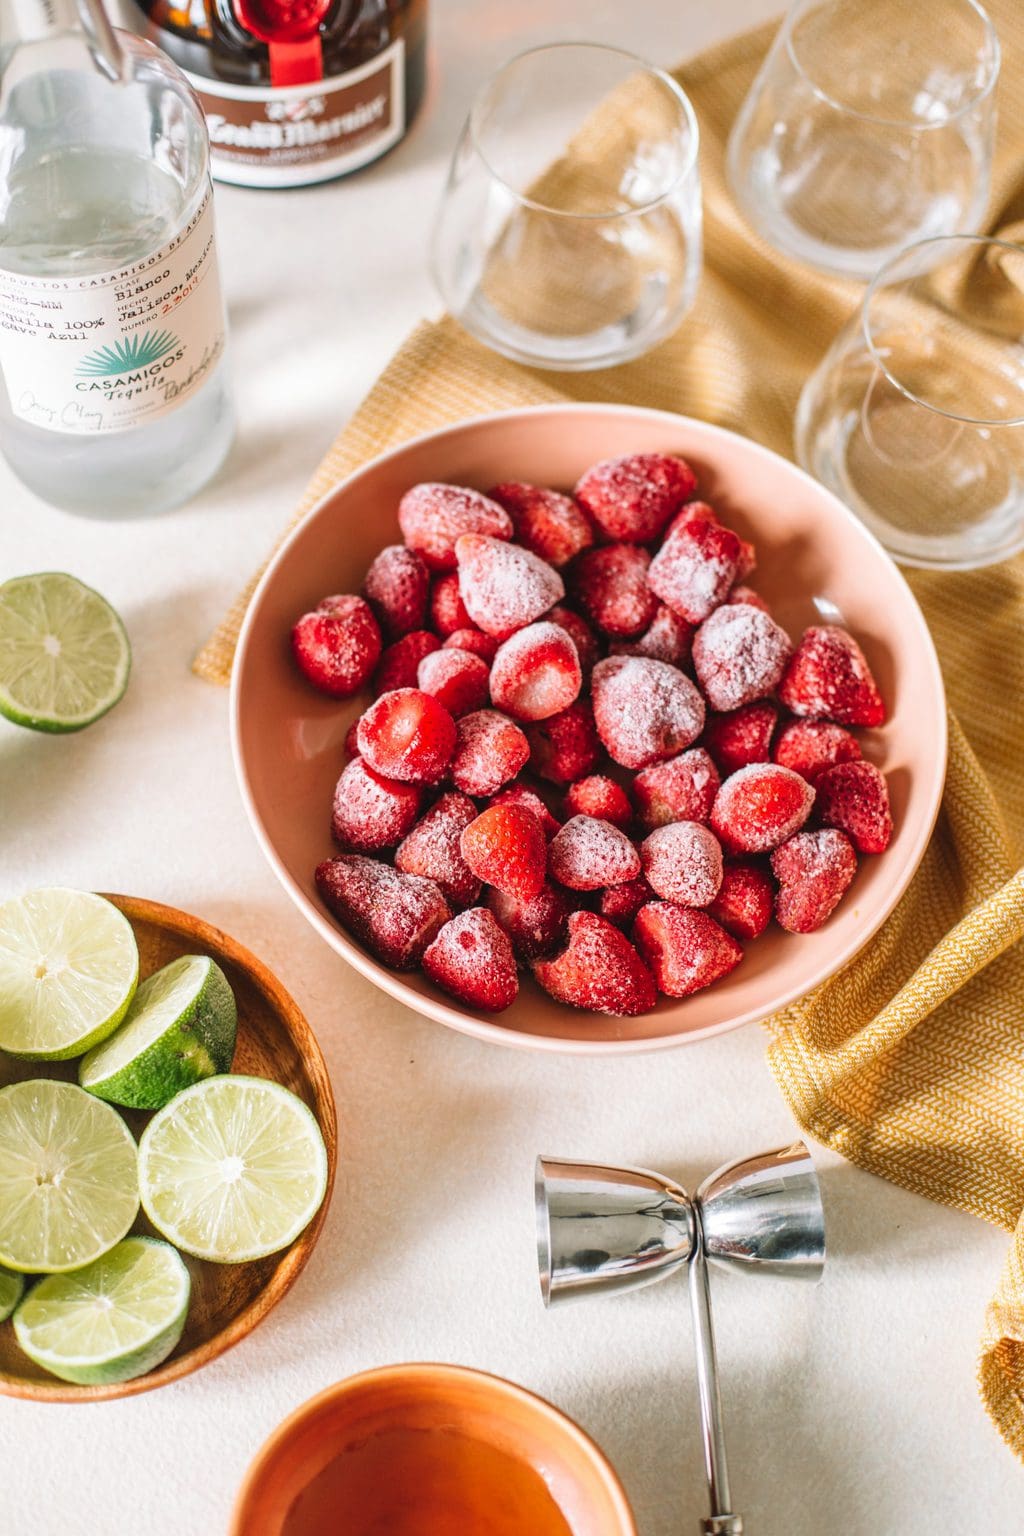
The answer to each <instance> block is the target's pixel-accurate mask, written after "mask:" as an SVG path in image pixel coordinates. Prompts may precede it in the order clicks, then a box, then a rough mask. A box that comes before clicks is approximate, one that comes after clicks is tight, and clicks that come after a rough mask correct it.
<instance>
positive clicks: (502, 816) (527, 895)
mask: <svg viewBox="0 0 1024 1536" xmlns="http://www.w3.org/2000/svg"><path fill="white" fill-rule="evenodd" d="M460 846H461V848H462V857H463V858H464V859H465V861H466V863H467V864H468V865H469V867H470V869H471V870H472V871H473V873H474V875H476V877H477V879H478V880H484V881H486V883H487V884H488V885H493V886H494V887H495V888H496V889H497V890H499V891H504V892H505V894H506V895H507V896H518V897H519V898H520V900H522V901H529V900H531V898H532V897H534V896H536V895H537V893H538V891H539V890H540V888H541V886H542V885H543V884H544V876H545V873H546V871H547V859H548V845H547V841H546V840H545V837H544V828H543V827H542V825H541V823H540V821H539V820H538V818H537V817H536V816H534V814H533V812H532V811H528V810H526V809H525V808H524V807H523V806H521V805H489V806H488V807H487V809H486V810H485V811H481V812H480V815H479V816H477V818H476V819H475V821H471V822H470V824H469V826H468V827H467V828H466V830H465V831H464V832H463V834H462V840H461V844H460Z"/></svg>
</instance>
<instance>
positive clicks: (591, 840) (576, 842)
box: [548, 816, 640, 891]
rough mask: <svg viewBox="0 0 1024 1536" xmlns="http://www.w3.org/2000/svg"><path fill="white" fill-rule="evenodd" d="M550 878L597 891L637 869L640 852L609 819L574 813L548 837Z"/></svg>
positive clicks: (577, 888) (631, 877) (575, 888)
mask: <svg viewBox="0 0 1024 1536" xmlns="http://www.w3.org/2000/svg"><path fill="white" fill-rule="evenodd" d="M548 868H549V869H550V871H551V878H552V879H553V880H557V881H558V883H559V885H567V886H568V887H569V889H570V890H572V891H599V890H601V889H602V888H603V887H604V886H606V885H621V884H622V883H623V881H625V880H635V879H636V877H637V875H638V874H639V873H640V855H639V854H638V853H637V851H636V849H635V848H634V847H633V844H632V843H631V842H630V840H629V838H628V837H627V836H626V834H625V832H620V830H619V828H618V827H613V826H612V824H611V822H610V821H597V820H596V819H595V818H594V817H593V816H573V817H572V819H571V820H570V821H567V822H566V824H565V826H564V827H560V828H559V830H558V831H557V832H556V833H555V836H554V837H553V838H552V839H551V848H550V850H549V852H548Z"/></svg>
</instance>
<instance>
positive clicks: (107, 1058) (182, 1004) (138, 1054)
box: [78, 955, 238, 1109]
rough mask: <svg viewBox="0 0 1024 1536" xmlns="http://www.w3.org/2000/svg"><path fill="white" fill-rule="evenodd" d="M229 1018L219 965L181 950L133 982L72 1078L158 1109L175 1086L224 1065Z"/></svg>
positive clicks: (231, 1026)
mask: <svg viewBox="0 0 1024 1536" xmlns="http://www.w3.org/2000/svg"><path fill="white" fill-rule="evenodd" d="M237 1023H238V1013H237V1010H236V1008H235V997H234V993H233V992H232V990H231V987H230V986H229V985H228V979H227V977H226V976H225V975H224V972H223V971H222V970H221V968H220V966H219V965H217V964H216V963H215V962H214V961H213V960H211V959H209V958H208V956H206V955H182V956H181V958H180V959H179V960H172V961H171V963H170V965H165V966H164V968H163V970H162V971H157V972H156V973H155V974H154V975H152V976H147V978H146V980H145V981H144V982H142V983H141V984H140V986H139V990H138V991H137V992H136V994H135V996H134V998H133V999H132V1005H131V1007H130V1008H129V1009H128V1012H127V1014H126V1015H125V1019H124V1023H123V1024H121V1025H120V1026H119V1027H118V1029H117V1030H115V1032H114V1033H113V1034H112V1035H110V1036H109V1037H108V1038H107V1039H106V1040H104V1041H103V1042H102V1043H101V1044H100V1045H97V1046H94V1047H93V1049H92V1050H91V1051H90V1052H89V1054H88V1055H87V1056H85V1057H83V1059H82V1062H81V1064H80V1066H79V1069H78V1081H79V1082H80V1083H81V1085H82V1087H83V1088H88V1090H89V1092H90V1093H94V1094H96V1096H97V1098H100V1099H106V1100H108V1102H109V1103H111V1104H127V1105H129V1106H130V1107H131V1108H133V1109H162V1108H163V1106H164V1105H165V1104H166V1103H168V1102H169V1100H171V1099H173V1098H174V1095H175V1094H176V1093H180V1092H181V1090H182V1089H183V1088H189V1087H191V1085H192V1084H193V1083H198V1082H199V1081H200V1080H201V1079H202V1078H204V1077H212V1076H213V1075H214V1073H216V1072H227V1071H229V1070H230V1068H231V1058H232V1057H233V1056H234V1054H235V1031H236V1027H237Z"/></svg>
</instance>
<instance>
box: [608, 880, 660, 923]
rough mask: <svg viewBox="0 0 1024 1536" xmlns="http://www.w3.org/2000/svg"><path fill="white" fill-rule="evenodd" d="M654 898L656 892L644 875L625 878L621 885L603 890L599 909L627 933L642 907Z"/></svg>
mask: <svg viewBox="0 0 1024 1536" xmlns="http://www.w3.org/2000/svg"><path fill="white" fill-rule="evenodd" d="M653 900H654V892H653V891H652V890H651V888H650V886H649V885H648V884H647V881H646V880H645V879H644V877H643V875H640V876H639V877H638V878H637V879H636V880H624V881H623V883H622V884H621V885H610V886H609V887H608V889H607V890H604V891H602V892H601V895H600V898H599V900H598V904H597V910H598V911H599V913H600V914H601V916H602V917H606V918H607V919H608V921H609V922H610V923H614V924H615V926H616V928H621V929H622V931H623V932H624V933H625V932H626V931H627V930H628V929H629V927H630V925H631V924H632V922H633V919H634V918H635V917H636V915H637V913H638V912H639V911H640V908H641V907H644V906H646V905H647V903H648V902H649V901H653Z"/></svg>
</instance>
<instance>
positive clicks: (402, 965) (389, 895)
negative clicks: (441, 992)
mask: <svg viewBox="0 0 1024 1536" xmlns="http://www.w3.org/2000/svg"><path fill="white" fill-rule="evenodd" d="M316 884H317V890H318V891H319V892H320V895H321V896H322V898H323V900H324V902H325V904H326V905H327V906H328V907H329V908H330V909H331V911H332V912H333V913H334V915H335V917H337V918H338V919H339V920H340V921H341V923H342V924H343V926H344V927H346V928H347V929H348V930H349V931H350V932H351V933H353V934H354V935H355V937H356V938H357V939H359V940H360V941H361V942H362V943H363V944H365V945H366V947H367V949H368V950H370V951H371V953H372V954H374V955H376V956H377V959H378V960H381V961H383V963H384V964H385V965H390V966H393V967H394V968H395V970H398V971H410V970H413V969H414V968H415V967H416V966H417V965H419V963H420V961H421V960H422V958H423V951H424V950H425V949H426V947H427V945H428V944H430V943H431V942H432V941H433V939H434V938H435V937H436V935H437V933H438V932H439V931H440V929H441V928H442V926H443V925H444V924H445V923H446V922H447V921H448V919H449V918H450V917H451V913H450V911H449V910H448V903H447V902H446V901H445V899H444V897H443V896H442V894H441V892H440V890H439V889H438V887H437V886H436V885H435V884H434V882H433V881H432V880H422V879H420V878H419V877H418V876H416V875H403V874H402V873H401V872H400V871H399V870H397V869H392V868H391V865H390V864H382V863H381V862H380V861H379V860H377V859H368V858H366V857H365V856H364V855H363V854H360V853H348V854H342V855H341V856H340V857H339V858H336V859H327V860H326V861H325V862H324V863H323V864H321V865H320V866H319V867H318V869H317V871H316Z"/></svg>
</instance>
